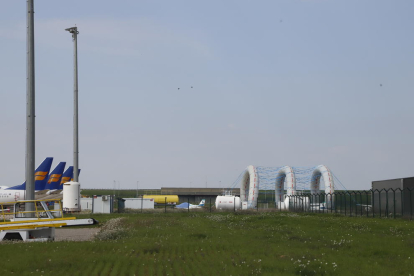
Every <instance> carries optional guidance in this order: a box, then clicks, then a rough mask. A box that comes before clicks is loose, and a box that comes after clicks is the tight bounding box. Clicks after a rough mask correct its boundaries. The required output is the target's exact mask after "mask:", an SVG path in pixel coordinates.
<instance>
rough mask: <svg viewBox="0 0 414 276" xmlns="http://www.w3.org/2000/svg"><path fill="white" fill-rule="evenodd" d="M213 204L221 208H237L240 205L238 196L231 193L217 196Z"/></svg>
mask: <svg viewBox="0 0 414 276" xmlns="http://www.w3.org/2000/svg"><path fill="white" fill-rule="evenodd" d="M215 205H216V209H221V210H239V209H240V208H241V207H242V206H241V201H240V197H238V196H233V195H223V196H218V197H217V198H216V203H215Z"/></svg>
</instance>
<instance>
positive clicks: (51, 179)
mask: <svg viewBox="0 0 414 276" xmlns="http://www.w3.org/2000/svg"><path fill="white" fill-rule="evenodd" d="M61 176H62V175H61V174H52V175H51V176H49V180H48V181H47V183H51V182H56V181H58V180H59V178H60V177H61Z"/></svg>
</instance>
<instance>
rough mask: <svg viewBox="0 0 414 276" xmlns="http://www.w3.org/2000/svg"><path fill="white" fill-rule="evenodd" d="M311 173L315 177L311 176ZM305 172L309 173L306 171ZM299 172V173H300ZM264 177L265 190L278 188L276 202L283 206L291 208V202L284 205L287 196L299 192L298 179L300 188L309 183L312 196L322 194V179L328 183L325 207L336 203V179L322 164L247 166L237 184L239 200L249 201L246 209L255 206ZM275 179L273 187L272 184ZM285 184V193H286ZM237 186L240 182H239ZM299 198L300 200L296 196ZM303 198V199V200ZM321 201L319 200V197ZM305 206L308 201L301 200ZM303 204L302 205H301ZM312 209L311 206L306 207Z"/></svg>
mask: <svg viewBox="0 0 414 276" xmlns="http://www.w3.org/2000/svg"><path fill="white" fill-rule="evenodd" d="M311 172H312V176H311V177H310V175H311ZM305 173H306V174H305ZM298 175H299V176H298ZM259 177H260V178H261V180H263V181H262V182H263V183H262V184H263V187H262V190H266V189H269V188H270V187H271V189H273V187H274V188H275V203H276V206H278V208H280V209H285V208H288V206H289V204H285V202H286V201H285V197H286V196H295V195H297V192H296V188H297V181H299V183H301V184H300V186H299V189H303V190H307V189H308V187H309V185H310V190H311V194H312V195H315V197H316V195H319V194H320V193H321V192H320V180H321V178H322V179H323V181H324V183H325V195H324V200H325V203H326V207H328V208H331V207H332V206H333V200H334V198H333V196H332V194H333V192H334V190H335V188H334V180H333V175H332V173H331V171H330V170H329V169H328V167H327V166H325V165H319V166H316V167H313V168H312V167H309V168H305V169H303V168H300V167H290V166H284V167H278V168H275V167H273V168H272V167H255V166H252V165H250V166H248V167H247V168H246V170H245V171H244V172H243V173H242V174H240V176H239V177H238V179H237V180H236V182H235V184H236V183H240V199H241V201H242V205H243V204H244V202H247V208H249V209H250V208H256V207H257V199H258V197H259V183H260V182H261V181H260V179H259ZM270 181H272V183H273V184H272V186H270ZM285 184H286V196H285ZM236 185H237V184H236ZM296 200H299V198H297V199H296ZM300 200H302V201H303V200H304V199H300ZM318 200H319V199H318ZM301 204H304V205H303V206H307V205H306V204H309V202H307V203H305V202H303V203H301ZM300 206H302V205H300ZM307 208H309V207H307Z"/></svg>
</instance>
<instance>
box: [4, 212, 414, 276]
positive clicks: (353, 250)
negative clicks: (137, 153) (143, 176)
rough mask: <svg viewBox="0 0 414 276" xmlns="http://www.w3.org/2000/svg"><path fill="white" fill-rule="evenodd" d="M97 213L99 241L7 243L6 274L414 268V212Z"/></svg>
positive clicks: (394, 271)
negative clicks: (381, 215)
mask: <svg viewBox="0 0 414 276" xmlns="http://www.w3.org/2000/svg"><path fill="white" fill-rule="evenodd" d="M82 216H85V215H82ZM94 217H95V218H96V219H98V220H99V221H101V224H102V225H103V226H101V227H102V229H101V232H100V233H99V234H98V236H97V238H96V239H95V240H94V241H91V242H48V243H22V242H9V243H3V244H1V245H0V252H1V256H2V259H3V264H2V265H1V268H0V273H1V275H7V274H11V273H13V274H14V275H16V274H17V275H31V274H32V272H33V274H41V275H52V274H53V275H258V274H262V275H410V274H412V275H414V223H413V222H412V221H407V220H401V219H397V220H391V219H372V218H349V217H344V216H339V215H331V214H296V213H273V212H259V213H257V212H250V213H215V214H209V213H198V212H194V213H166V214H165V213H161V212H160V213H152V214H148V213H144V214H111V215H94Z"/></svg>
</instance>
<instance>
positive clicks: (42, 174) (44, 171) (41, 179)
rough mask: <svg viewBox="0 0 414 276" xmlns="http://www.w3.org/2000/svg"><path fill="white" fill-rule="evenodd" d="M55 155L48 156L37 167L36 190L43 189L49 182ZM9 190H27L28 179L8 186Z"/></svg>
mask: <svg viewBox="0 0 414 276" xmlns="http://www.w3.org/2000/svg"><path fill="white" fill-rule="evenodd" d="M52 162H53V157H46V159H45V160H43V162H42V163H41V164H40V165H39V167H37V169H36V170H35V190H36V191H38V190H42V189H44V187H45V185H46V182H47V176H48V174H49V171H50V167H51V166H52ZM8 189H9V190H26V181H25V182H24V183H23V184H21V185H17V186H14V187H10V188H8Z"/></svg>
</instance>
